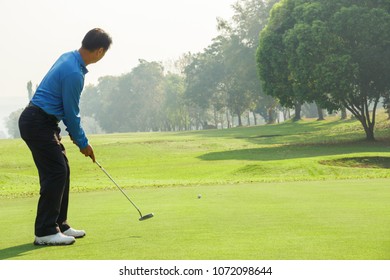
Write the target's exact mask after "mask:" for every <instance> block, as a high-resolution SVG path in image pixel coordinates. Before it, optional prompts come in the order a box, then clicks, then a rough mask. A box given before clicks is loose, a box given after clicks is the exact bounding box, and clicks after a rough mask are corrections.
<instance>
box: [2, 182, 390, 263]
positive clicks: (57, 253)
mask: <svg viewBox="0 0 390 280" xmlns="http://www.w3.org/2000/svg"><path fill="white" fill-rule="evenodd" d="M373 182H374V183H375V184H374V185H373V184H372V181H371V180H369V181H366V180H363V181H360V180H359V181H348V184H345V182H339V181H327V182H303V183H302V182H294V183H266V184H264V183H263V184H260V185H259V184H249V185H246V184H244V185H224V186H203V187H187V188H175V187H171V188H147V189H142V190H141V189H136V190H133V191H132V195H133V196H134V197H136V198H137V199H136V200H137V203H139V204H140V205H142V210H143V211H145V213H149V212H151V211H153V212H155V214H156V216H155V217H154V218H153V219H151V220H148V221H144V222H139V221H138V216H137V215H138V214H137V213H136V211H135V210H134V209H133V208H132V207H131V205H130V204H129V203H127V201H126V200H125V198H124V197H123V196H122V195H121V194H120V193H119V192H93V193H79V194H73V196H72V205H71V213H70V216H71V217H72V222H73V224H74V225H75V226H83V227H84V228H85V229H86V230H87V233H88V236H86V237H85V238H83V239H79V240H77V242H76V244H75V245H73V246H70V247H60V248H58V247H36V246H33V245H32V243H31V241H32V240H31V228H32V226H33V224H32V223H33V218H34V209H35V204H36V201H35V199H33V198H18V199H13V200H12V201H11V200H8V201H4V200H3V201H2V205H1V208H2V209H4V211H2V212H1V214H0V217H1V220H2V221H7V222H6V223H3V224H2V228H3V229H4V228H6V229H7V233H8V234H7V235H4V236H2V244H1V245H0V259H44V260H47V259H65V260H67V259H98V260H99V259H110V260H111V259H130V260H149V259H191V260H198V259H203V260H215V259H243V260H246V259H315V260H317V259H325V260H326V259H337V260H338V259H389V257H390V250H389V249H390V239H389V236H390V220H389V219H388V217H389V215H390V209H389V207H388V201H389V199H390V192H389V189H388V181H387V180H383V179H376V180H374V181H373ZM198 193H201V194H202V198H201V199H198V198H197V194H198ZM7 217H12V219H7ZM15 224H17V225H18V226H15ZM15 236H17V237H16V238H15Z"/></svg>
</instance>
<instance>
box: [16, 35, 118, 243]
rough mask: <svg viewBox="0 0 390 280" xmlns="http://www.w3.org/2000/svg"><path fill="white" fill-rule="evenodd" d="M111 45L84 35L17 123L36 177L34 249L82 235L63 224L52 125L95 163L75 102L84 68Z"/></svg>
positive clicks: (62, 163)
mask: <svg viewBox="0 0 390 280" xmlns="http://www.w3.org/2000/svg"><path fill="white" fill-rule="evenodd" d="M111 43H112V39H111V37H110V36H109V35H108V34H107V33H106V32H105V31H103V30H102V29H100V28H95V29H92V30H91V31H89V32H88V33H87V34H86V35H85V37H84V39H83V41H82V46H81V48H80V49H79V50H78V51H77V50H75V51H72V52H68V53H65V54H63V55H62V56H61V57H60V58H59V59H58V60H57V61H56V62H55V63H54V65H53V66H52V68H51V69H50V70H49V72H48V73H47V74H46V76H45V77H44V78H43V80H42V82H41V84H40V85H39V86H38V88H37V90H36V92H35V94H34V96H33V98H32V99H31V102H30V104H29V105H28V106H27V107H26V108H25V110H24V111H23V113H22V114H21V116H20V118H19V130H20V134H21V136H22V138H23V140H24V141H25V142H26V144H27V146H28V147H29V149H30V150H31V153H32V156H33V159H34V162H35V165H36V167H37V169H38V173H39V181H40V197H39V201H38V208H37V215H36V220H35V240H34V244H35V245H70V244H73V243H74V242H75V238H79V237H83V236H85V231H84V230H76V229H73V228H72V227H70V225H69V224H68V222H67V213H68V202H69V176H70V170H69V165H68V160H67V158H66V153H65V147H64V146H63V145H62V144H61V137H60V131H61V130H60V128H59V127H58V123H59V122H60V121H61V120H62V121H63V123H64V124H65V126H66V130H67V131H68V133H69V136H70V137H71V139H72V141H73V143H75V144H76V145H77V146H78V148H79V149H80V152H81V153H82V154H84V155H85V156H86V157H90V158H91V159H92V160H93V161H94V162H95V155H94V152H93V149H92V146H91V145H90V144H89V142H88V139H87V137H86V135H85V133H84V130H83V128H82V127H81V124H80V115H79V101H80V96H81V91H82V90H83V87H84V76H85V74H86V73H87V72H88V70H87V68H86V66H87V65H88V64H91V63H95V62H98V61H99V60H100V59H102V58H103V56H104V55H105V53H106V51H107V50H108V49H109V47H110V45H111Z"/></svg>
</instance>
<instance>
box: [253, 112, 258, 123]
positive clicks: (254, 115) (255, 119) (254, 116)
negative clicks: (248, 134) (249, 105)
mask: <svg viewBox="0 0 390 280" xmlns="http://www.w3.org/2000/svg"><path fill="white" fill-rule="evenodd" d="M252 113H253V121H254V122H255V125H257V118H256V113H255V112H252Z"/></svg>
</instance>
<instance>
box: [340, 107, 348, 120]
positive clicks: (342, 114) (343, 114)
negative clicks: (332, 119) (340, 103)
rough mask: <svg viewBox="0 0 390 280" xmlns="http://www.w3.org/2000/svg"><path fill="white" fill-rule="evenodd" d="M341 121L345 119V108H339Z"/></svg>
mask: <svg viewBox="0 0 390 280" xmlns="http://www.w3.org/2000/svg"><path fill="white" fill-rule="evenodd" d="M341 119H342V120H346V119H347V109H346V108H345V107H343V108H341Z"/></svg>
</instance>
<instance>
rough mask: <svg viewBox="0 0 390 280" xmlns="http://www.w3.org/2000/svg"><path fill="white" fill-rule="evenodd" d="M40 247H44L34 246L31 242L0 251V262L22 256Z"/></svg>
mask: <svg viewBox="0 0 390 280" xmlns="http://www.w3.org/2000/svg"><path fill="white" fill-rule="evenodd" d="M42 247H44V246H36V245H34V244H33V243H32V242H31V243H26V244H22V245H18V246H13V247H9V248H5V249H0V260H6V259H10V258H15V257H19V256H23V255H24V254H26V253H28V252H30V251H34V250H37V249H41V248H42Z"/></svg>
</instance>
